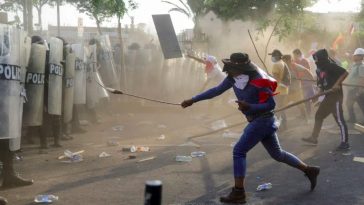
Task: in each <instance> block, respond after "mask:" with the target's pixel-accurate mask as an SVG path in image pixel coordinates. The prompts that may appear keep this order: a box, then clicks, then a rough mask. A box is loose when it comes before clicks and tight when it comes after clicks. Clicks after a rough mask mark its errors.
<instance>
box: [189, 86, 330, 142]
mask: <svg viewBox="0 0 364 205" xmlns="http://www.w3.org/2000/svg"><path fill="white" fill-rule="evenodd" d="M332 92H335V91H334V90H328V91H325V92H322V93H318V94H316V95H314V96H312V97H309V98H306V99H303V100H300V101H297V102H295V103H292V104H290V105H287V106H285V107H282V108H279V109H277V110H274V111H273V112H274V113H277V112H281V111H284V110H287V109H289V108H291V107H294V106H297V105H299V104H302V103H305V102H308V101H310V100H313V99H316V98H318V97H320V96H322V95H327V94H329V93H332ZM247 122H248V121H246V120H245V121H243V122H239V123H236V124H232V125H230V126H227V127H224V128H221V129H218V130H214V131H211V132H206V133H202V134H198V135H194V136H191V137H188V138H187V140H193V139H196V138H199V137H204V136H207V135H211V134H215V133H219V132H221V131H224V130H227V129H230V128H234V127H237V126H242V125H244V124H245V123H247Z"/></svg>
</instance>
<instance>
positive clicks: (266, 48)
mask: <svg viewBox="0 0 364 205" xmlns="http://www.w3.org/2000/svg"><path fill="white" fill-rule="evenodd" d="M282 17H283V16H281V17H279V19H278V20H277V22H276V24H275V25H274V27H273V30H272V33H271V34H270V36H269V39H268V41H267V45H266V46H265V50H264V63H265V59H266V57H267V53H268V46H269V43H270V40H271V39H272V36H273V34H274V31H275V30H276V28H277V26H278V23H279V22H280V21H281V19H282Z"/></svg>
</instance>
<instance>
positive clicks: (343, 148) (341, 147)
mask: <svg viewBox="0 0 364 205" xmlns="http://www.w3.org/2000/svg"><path fill="white" fill-rule="evenodd" d="M349 149H350V145H349V143H347V142H341V144H340V145H339V146H338V147H336V149H335V150H336V151H339V152H340V151H348V150H349Z"/></svg>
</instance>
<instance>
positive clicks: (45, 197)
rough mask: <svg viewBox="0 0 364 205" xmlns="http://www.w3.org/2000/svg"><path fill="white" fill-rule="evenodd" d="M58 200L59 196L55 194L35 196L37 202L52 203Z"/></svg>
mask: <svg viewBox="0 0 364 205" xmlns="http://www.w3.org/2000/svg"><path fill="white" fill-rule="evenodd" d="M55 201H58V196H55V195H37V196H35V198H34V202H35V203H52V202H55Z"/></svg>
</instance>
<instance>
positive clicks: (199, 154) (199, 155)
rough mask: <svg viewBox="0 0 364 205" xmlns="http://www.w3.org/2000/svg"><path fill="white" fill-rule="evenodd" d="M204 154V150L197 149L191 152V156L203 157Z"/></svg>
mask: <svg viewBox="0 0 364 205" xmlns="http://www.w3.org/2000/svg"><path fill="white" fill-rule="evenodd" d="M205 155H206V152H202V151H197V152H191V157H203V156H205Z"/></svg>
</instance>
